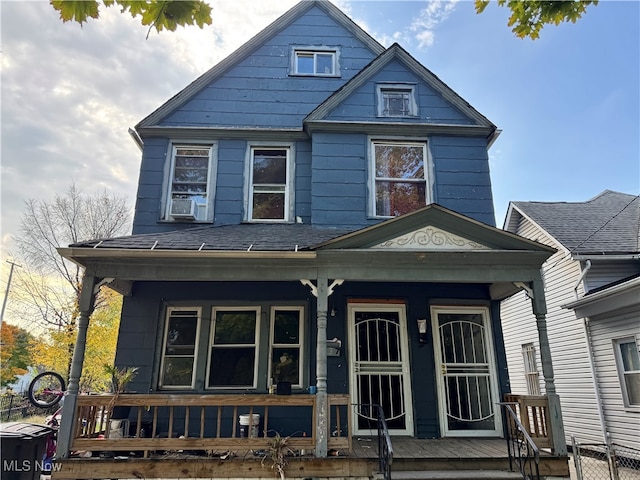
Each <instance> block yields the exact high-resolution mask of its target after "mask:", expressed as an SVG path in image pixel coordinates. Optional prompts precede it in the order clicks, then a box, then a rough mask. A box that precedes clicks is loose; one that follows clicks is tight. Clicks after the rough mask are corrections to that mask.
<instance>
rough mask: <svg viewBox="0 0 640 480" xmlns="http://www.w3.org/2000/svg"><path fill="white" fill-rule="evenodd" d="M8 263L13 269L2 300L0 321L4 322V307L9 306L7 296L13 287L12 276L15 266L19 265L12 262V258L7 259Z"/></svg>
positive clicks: (10, 271)
mask: <svg viewBox="0 0 640 480" xmlns="http://www.w3.org/2000/svg"><path fill="white" fill-rule="evenodd" d="M7 263H8V264H10V265H11V270H9V280H7V289H6V290H5V292H4V300H3V302H2V312H0V323H1V322H4V309H5V307H6V306H7V297H8V296H9V289H10V288H11V277H13V269H14V267H19V266H20V265H18V264H17V263H14V262H12V261H11V260H7Z"/></svg>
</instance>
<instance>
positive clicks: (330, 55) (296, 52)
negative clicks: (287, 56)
mask: <svg viewBox="0 0 640 480" xmlns="http://www.w3.org/2000/svg"><path fill="white" fill-rule="evenodd" d="M292 58H293V64H292V66H291V73H292V74H293V75H309V76H325V77H335V76H338V72H339V68H338V52H337V50H335V49H330V48H322V47H320V48H318V47H296V48H294V49H293V55H292Z"/></svg>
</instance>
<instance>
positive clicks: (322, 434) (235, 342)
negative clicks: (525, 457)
mask: <svg viewBox="0 0 640 480" xmlns="http://www.w3.org/2000/svg"><path fill="white" fill-rule="evenodd" d="M131 133H132V136H133V137H134V139H135V140H136V141H137V142H138V144H139V146H140V148H141V150H142V165H141V171H140V178H139V184H138V194H137V202H136V212H135V219H134V226H133V234H132V235H131V236H129V237H123V238H113V239H97V240H92V241H87V242H83V243H78V244H75V245H71V246H69V247H68V248H65V249H61V254H62V255H63V256H64V257H65V258H67V259H71V260H73V261H75V262H77V263H79V264H81V265H82V266H84V267H85V279H84V286H83V291H82V292H83V296H82V299H81V305H80V307H81V312H82V316H81V328H80V336H79V341H78V345H79V347H78V349H77V351H76V355H75V356H74V364H73V368H72V371H71V378H70V387H69V392H70V393H69V395H68V397H69V399H68V401H67V402H66V404H65V408H66V409H67V410H66V412H67V413H66V415H67V417H65V418H71V417H72V416H74V419H75V420H74V421H75V423H73V422H70V421H69V422H67V423H66V424H65V425H64V426H63V429H62V431H61V434H60V438H61V440H60V443H61V447H60V449H59V450H60V453H59V455H60V456H61V457H62V458H69V459H70V455H69V453H68V452H69V451H72V450H96V449H101V450H104V448H105V446H106V447H108V448H109V449H111V450H116V451H127V452H128V451H130V450H144V451H145V452H147V453H148V452H150V451H156V450H160V449H161V450H164V451H178V450H179V451H181V452H184V451H186V450H188V449H192V450H194V451H195V450H206V451H209V453H211V452H213V451H217V450H221V449H222V450H229V451H234V449H239V448H241V447H242V446H245V447H250V448H256V449H257V448H260V447H262V448H265V447H269V446H270V445H272V444H271V443H269V442H271V441H272V439H273V435H274V433H275V432H277V433H278V434H279V435H281V436H283V437H285V436H287V437H290V438H289V441H290V444H289V445H293V446H294V447H295V448H299V449H300V451H303V450H304V451H312V452H313V457H314V458H315V459H325V458H326V457H327V456H331V453H336V452H338V451H350V450H351V449H352V448H353V444H352V441H353V437H354V436H366V435H370V434H371V433H372V432H377V428H378V425H379V418H378V414H379V412H381V414H382V418H383V419H384V420H386V422H385V423H386V428H387V431H388V433H389V434H390V438H391V439H392V441H393V439H395V438H400V437H402V438H415V439H434V438H435V439H464V438H484V439H488V440H489V439H500V438H502V437H503V436H504V435H505V427H504V425H505V417H504V415H505V413H504V412H503V411H501V410H500V407H499V406H498V405H497V403H498V402H500V401H501V400H502V399H503V397H504V395H505V394H507V393H508V392H509V379H508V372H507V369H506V367H507V364H506V357H505V350H504V342H503V337H502V330H501V321H500V301H501V300H503V299H504V298H506V297H508V296H510V295H513V294H514V293H516V292H518V291H520V290H521V289H524V290H526V291H527V292H528V293H529V295H530V296H531V297H532V301H531V305H532V311H533V313H534V315H535V316H536V319H537V321H536V324H537V328H538V330H539V332H540V350H541V356H542V364H543V370H544V377H545V382H546V387H547V388H546V397H545V399H546V400H547V401H548V404H547V408H546V410H545V411H546V413H547V414H548V417H547V420H548V422H549V424H548V425H547V427H548V428H549V431H548V432H547V433H548V435H549V436H550V437H551V438H552V439H553V438H556V439H561V440H562V441H560V442H557V443H555V446H554V448H555V450H554V453H555V454H557V455H559V456H563V455H566V449H565V448H566V447H565V446H564V440H563V439H564V433H563V431H562V420H561V414H560V410H559V401H558V399H557V395H555V389H554V384H553V371H552V366H551V360H550V356H549V352H548V342H547V343H545V342H546V339H545V335H546V330H545V299H544V289H543V287H542V279H541V276H540V266H541V265H542V264H543V262H544V261H545V260H546V259H547V258H548V257H549V256H551V255H552V254H553V252H554V250H553V249H552V248H550V247H546V246H544V245H541V244H539V243H537V242H534V241H532V240H527V239H525V238H523V237H519V236H517V235H514V234H511V233H508V232H504V231H502V230H499V229H497V228H495V225H494V210H493V198H492V192H491V180H490V174H489V162H488V153H487V152H488V149H489V148H490V146H491V144H492V142H493V141H494V140H495V139H496V137H497V136H498V133H499V132H498V130H497V128H496V126H495V125H493V124H492V123H491V122H490V121H489V120H488V119H487V118H485V117H484V116H483V115H482V114H480V113H479V112H478V111H476V110H475V109H474V108H473V107H471V106H470V105H469V104H468V103H467V102H466V101H465V100H464V99H463V98H461V97H460V96H459V95H458V94H457V93H455V92H454V91H452V90H451V89H450V88H449V87H448V86H447V85H446V84H445V83H443V82H442V81H441V80H440V79H439V78H438V77H437V76H436V75H434V74H433V73H432V72H431V71H429V70H428V69H427V68H425V67H424V66H423V65H421V64H420V63H419V62H417V61H416V60H415V59H414V58H413V57H412V56H411V55H410V54H409V53H408V52H407V51H406V50H404V49H403V48H402V47H401V46H400V45H398V44H394V45H392V46H391V47H389V48H385V47H383V46H382V45H381V44H379V43H378V42H377V41H376V40H374V39H373V38H372V37H371V36H369V35H368V34H367V33H366V32H365V31H363V30H362V29H361V28H360V27H358V26H357V25H356V24H355V23H353V21H351V20H350V19H349V18H348V17H347V16H346V15H345V14H344V13H342V12H341V11H340V10H339V9H338V8H336V7H335V6H334V5H332V4H331V3H329V2H327V1H304V2H301V3H300V4H298V5H297V6H295V7H294V8H292V9H291V10H289V11H288V12H287V13H285V14H284V15H283V16H282V17H280V18H279V19H277V20H276V21H275V22H274V23H272V24H271V25H270V26H269V27H267V28H266V29H265V30H263V31H262V32H260V33H258V34H257V35H256V36H255V37H254V38H253V39H252V40H250V41H249V42H248V43H246V44H245V45H244V46H242V47H240V48H239V49H238V50H237V51H236V52H234V53H233V54H231V55H230V56H229V57H227V58H226V59H224V60H223V61H221V62H220V63H219V64H218V65H216V66H214V67H213V68H212V69H211V70H209V71H208V72H206V73H205V74H204V75H202V76H201V77H200V78H198V79H196V80H195V81H194V82H193V83H191V84H190V85H189V86H187V87H186V88H185V89H184V90H182V91H181V92H179V93H178V94H177V95H175V96H174V97H173V98H171V99H169V100H168V101H167V102H166V103H165V104H164V105H162V106H160V107H159V108H158V109H157V110H156V111H154V112H153V113H151V114H150V115H149V116H147V117H146V118H145V119H143V120H142V121H141V122H140V123H139V124H138V125H136V127H135V129H133V130H132V132H131ZM102 285H106V286H108V287H110V288H113V289H115V290H117V291H119V292H121V293H122V294H123V295H125V298H124V306H123V311H122V319H121V326H120V333H119V339H118V347H117V357H116V363H117V365H120V366H136V367H139V374H138V376H137V377H136V379H135V382H134V383H133V384H131V385H130V388H131V389H132V390H133V391H135V392H136V393H135V394H132V395H126V394H125V395H121V396H119V398H118V399H117V402H118V404H120V403H127V402H128V404H129V405H131V406H132V407H134V410H132V412H131V413H130V414H129V416H128V417H127V418H126V419H125V420H126V422H127V423H126V424H125V425H129V427H128V431H125V432H124V435H123V436H125V437H127V435H130V437H131V438H117V439H116V438H113V439H112V438H111V437H110V436H109V435H107V438H106V439H100V440H101V441H102V443H100V444H99V445H100V447H98V446H96V445H98V443H96V441H95V440H96V439H94V438H91V437H92V435H91V432H89V433H87V432H86V431H85V430H83V429H82V428H84V427H79V426H78V425H80V424H81V423H82V422H80V420H79V419H80V418H85V417H86V415H88V413H86V412H89V411H93V412H95V408H102V407H106V404H105V403H104V402H105V401H104V400H101V399H100V398H98V397H83V396H78V395H76V392H77V380H78V377H79V375H80V371H81V366H82V359H83V347H82V344H83V336H84V335H85V332H86V327H87V325H88V319H89V316H90V314H91V311H92V308H93V303H94V298H95V292H96V290H97V287H98V286H102ZM89 328H90V327H89ZM545 349H546V350H545ZM274 393H279V395H278V394H276V395H274ZM91 402H93V403H91ZM96 402H97V403H96ZM100 402H103V403H100ZM143 407H144V408H143ZM91 408H93V409H94V410H90V409H91ZM83 409H84V410H83ZM135 409H137V410H135ZM83 412H85V413H83ZM83 415H84V416H85V417H83ZM92 415H93V414H92ZM112 418H113V417H112ZM238 418H239V419H240V424H239V425H237V423H238V422H237V421H236V420H238ZM254 419H255V420H254ZM254 421H255V422H256V423H257V425H254V423H253V422H254ZM78 422H80V423H78ZM85 424H86V422H85ZM118 425H120V424H118ZM247 426H248V427H250V428H249V429H248V430H247V429H245V428H243V427H247ZM254 426H255V429H254V428H253V427H254ZM551 427H553V428H551ZM109 428H111V425H110V426H109ZM145 429H146V433H147V434H149V433H150V432H151V435H149V437H150V438H143V435H142V433H144V432H143V431H144V430H145ZM83 432H84V433H83ZM121 433H122V432H121ZM245 435H246V436H247V437H248V438H244V436H245ZM265 435H266V436H265ZM252 437H253V438H252ZM265 442H266V443H265ZM145 456H147V455H145ZM327 460H328V459H327ZM141 461H142V460H141ZM92 465H93V466H92V467H91V471H90V472H89V473H87V474H94V475H95V474H96V473H95V472H96V470H95V468H96V463H95V462H94V463H93V464H92ZM154 465H157V464H154ZM181 465H182V466H181V467H180V468H187V467H185V466H184V464H181ZM309 465H310V464H307V467H309ZM174 466H175V465H174ZM565 466H566V461H565ZM69 468H71V467H69ZM109 468H116V467H114V466H113V465H111V466H110V467H109ZM136 468H138V469H143V468H151V467H141V466H140V465H137V466H136ZM154 468H156V467H154ZM158 468H159V467H158ZM171 468H173V467H171ZM171 468H170V467H167V468H166V469H163V470H162V472H160V471H159V470H153V472H151V473H150V471H149V470H145V472H146V473H145V475H146V476H150V475H151V476H153V475H161V476H162V475H169V476H171V475H173V476H174V477H175V475H178V476H183V475H182V474H178V473H175V472H176V471H175V470H171ZM194 468H195V467H194ZM198 468H205V467H198ZM127 471H128V472H130V471H129V470H127ZM140 471H143V470H140ZM202 471H204V470H202ZM202 471H198V472H194V470H189V475H190V476H194V475H196V474H198V473H202ZM328 472H329V471H328V470H327V471H322V472H321V473H322V474H321V475H320V474H318V475H320V476H333V475H334V474H335V475H338V474H340V473H341V474H342V475H341V476H349V475H344V471H340V472H337V473H335V468H334V473H328ZM232 473H235V476H238V472H237V471H235V472H227V473H226V474H225V473H224V472H223V471H222V470H218V471H217V472H216V475H217V476H233V475H232ZM352 473H353V472H352ZM75 474H76V475H78V473H77V471H76V473H75ZM245 474H246V472H245ZM59 475H62V474H59ZM309 475H310V474H309V470H308V469H307V470H305V471H303V472H302V473H300V476H309ZM311 476H314V475H311ZM316 476H317V475H316ZM338 476H340V475H338ZM59 478H63V477H60V476H59ZM76 478H79V477H77V476H76Z"/></svg>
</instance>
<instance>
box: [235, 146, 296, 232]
mask: <svg viewBox="0 0 640 480" xmlns="http://www.w3.org/2000/svg"><path fill="white" fill-rule="evenodd" d="M262 149H264V150H268V149H274V150H277V149H282V150H287V179H286V182H287V183H286V185H285V189H284V202H285V205H284V217H285V218H283V219H262V218H258V219H254V218H253V151H254V150H262ZM295 158H296V149H295V144H294V143H291V142H285V143H271V142H269V143H267V142H251V143H249V144H248V145H247V153H246V159H245V175H244V177H245V195H244V211H245V215H246V216H245V221H246V222H253V223H289V222H292V221H293V218H294V211H295V185H294V183H295V181H294V179H295V161H294V159H295Z"/></svg>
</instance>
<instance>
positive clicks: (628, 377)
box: [613, 337, 640, 407]
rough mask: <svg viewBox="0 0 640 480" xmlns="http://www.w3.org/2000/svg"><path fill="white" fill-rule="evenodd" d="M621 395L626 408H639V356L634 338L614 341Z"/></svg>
mask: <svg viewBox="0 0 640 480" xmlns="http://www.w3.org/2000/svg"><path fill="white" fill-rule="evenodd" d="M613 343H614V349H615V355H616V363H617V366H618V374H619V375H620V383H621V387H622V395H623V397H624V404H625V406H626V407H631V406H633V407H637V406H640V355H639V354H638V344H637V343H636V339H635V338H634V337H626V338H621V339H617V340H614V342H613Z"/></svg>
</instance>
